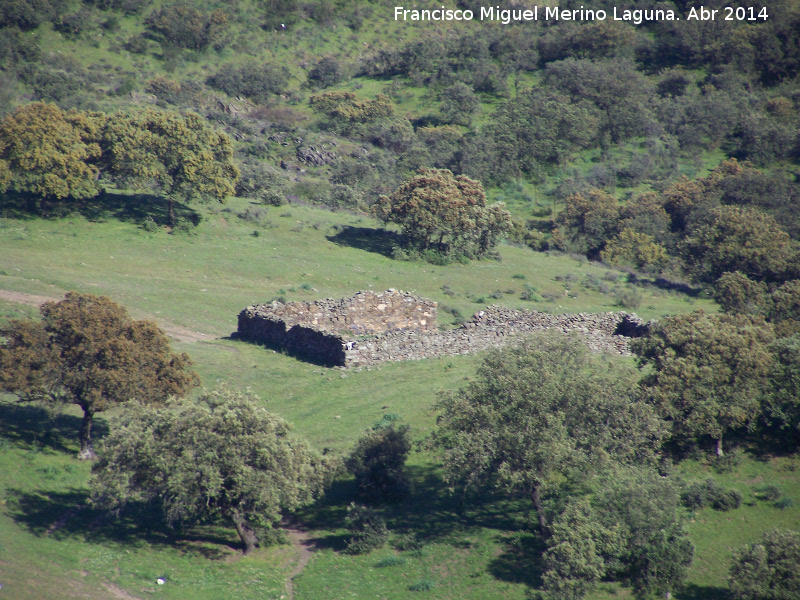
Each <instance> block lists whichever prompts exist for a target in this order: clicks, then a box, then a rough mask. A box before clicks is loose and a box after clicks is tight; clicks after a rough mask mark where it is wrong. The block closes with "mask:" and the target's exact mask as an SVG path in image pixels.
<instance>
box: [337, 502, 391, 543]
mask: <svg viewBox="0 0 800 600" xmlns="http://www.w3.org/2000/svg"><path fill="white" fill-rule="evenodd" d="M345 525H346V527H347V530H348V531H349V532H350V540H349V541H348V542H347V552H348V553H349V554H365V553H367V552H369V551H370V550H374V549H376V548H381V547H383V545H384V544H386V540H387V539H389V530H388V529H387V528H386V521H385V520H384V519H383V517H381V516H380V515H379V514H378V513H377V512H375V511H374V510H372V509H371V508H368V507H366V506H363V505H361V504H356V503H354V502H351V503H350V506H348V507H347V517H346V519H345Z"/></svg>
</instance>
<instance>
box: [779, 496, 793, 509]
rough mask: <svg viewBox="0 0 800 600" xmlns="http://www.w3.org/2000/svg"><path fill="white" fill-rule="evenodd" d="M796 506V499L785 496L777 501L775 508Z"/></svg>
mask: <svg viewBox="0 0 800 600" xmlns="http://www.w3.org/2000/svg"><path fill="white" fill-rule="evenodd" d="M792 506H794V500H792V499H791V498H786V497H783V498H781V499H780V500H778V501H777V502H776V503H775V508H780V509H781V510H783V509H784V508H791V507H792Z"/></svg>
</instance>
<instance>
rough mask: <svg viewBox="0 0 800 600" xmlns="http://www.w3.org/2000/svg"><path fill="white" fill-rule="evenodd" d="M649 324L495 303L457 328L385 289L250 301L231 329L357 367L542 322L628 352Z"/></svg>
mask: <svg viewBox="0 0 800 600" xmlns="http://www.w3.org/2000/svg"><path fill="white" fill-rule="evenodd" d="M647 327H648V325H647V324H645V323H644V322H643V321H642V320H641V319H639V318H638V317H637V316H636V315H632V314H628V313H624V312H617V313H611V312H609V313H597V314H592V313H579V314H564V315H551V314H549V313H545V312H539V311H527V310H526V311H518V310H512V309H509V308H504V307H502V306H494V305H493V306H489V307H487V308H486V309H485V310H481V311H479V312H477V313H475V315H474V316H473V317H472V319H471V320H469V321H467V322H466V323H462V324H461V325H460V326H458V327H456V328H455V329H452V330H448V331H439V330H438V328H437V324H436V302H433V301H431V300H427V299H425V298H420V297H419V296H416V295H414V294H412V293H409V292H402V291H397V290H394V289H390V290H387V291H385V292H382V293H376V292H372V291H363V292H357V293H356V294H355V295H354V296H353V297H352V298H344V299H340V300H333V299H330V298H328V299H325V300H317V301H315V302H289V303H286V304H284V303H281V302H273V303H271V304H261V305H253V306H248V307H247V308H245V309H244V310H243V311H242V312H241V313H239V328H238V333H237V335H238V337H239V338H240V339H245V340H249V341H253V342H256V343H260V344H264V345H265V346H268V347H270V348H274V349H276V350H285V351H288V352H290V353H292V354H296V355H299V356H304V357H307V358H309V359H310V360H313V361H315V362H320V363H322V364H325V365H331V366H341V367H355V366H369V365H375V364H378V363H381V362H387V361H400V360H420V359H424V358H435V357H441V356H454V355H460V354H472V353H474V352H480V351H482V350H488V349H490V348H498V347H500V346H503V345H505V344H508V343H510V342H513V341H514V339H515V338H516V337H517V336H519V335H523V334H526V333H531V332H533V331H541V330H544V329H558V330H560V331H564V332H571V331H576V332H579V333H580V334H582V335H583V336H584V337H585V339H586V342H587V344H588V345H589V347H590V348H592V349H593V350H596V351H608V352H614V353H618V354H628V342H627V340H628V338H630V337H638V336H640V335H642V334H643V333H644V332H645V331H646V330H647Z"/></svg>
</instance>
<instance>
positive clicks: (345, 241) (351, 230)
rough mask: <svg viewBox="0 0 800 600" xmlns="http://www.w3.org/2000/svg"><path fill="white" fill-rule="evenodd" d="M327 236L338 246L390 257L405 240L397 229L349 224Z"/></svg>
mask: <svg viewBox="0 0 800 600" xmlns="http://www.w3.org/2000/svg"><path fill="white" fill-rule="evenodd" d="M326 237H327V239H328V241H330V242H333V243H334V244H336V245H337V246H347V247H350V248H356V249H358V250H364V251H366V252H373V253H375V254H381V255H383V256H387V257H389V258H391V257H392V250H393V249H394V248H395V247H396V246H401V245H402V242H403V237H402V236H401V235H400V234H399V233H397V232H396V231H389V230H388V229H382V228H381V229H375V228H372V227H351V226H349V225H346V226H344V227H341V228H339V231H338V232H337V233H335V234H334V235H329V236H326Z"/></svg>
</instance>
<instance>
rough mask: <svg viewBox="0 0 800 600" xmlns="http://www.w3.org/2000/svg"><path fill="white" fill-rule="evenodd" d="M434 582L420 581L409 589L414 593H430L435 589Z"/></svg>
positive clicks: (428, 580)
mask: <svg viewBox="0 0 800 600" xmlns="http://www.w3.org/2000/svg"><path fill="white" fill-rule="evenodd" d="M434 585H435V584H434V582H433V581H431V580H430V579H425V578H423V579H419V580H417V581H415V582H414V583H412V584H411V585H410V586H408V589H409V590H410V591H412V592H429V591H431V590H432V589H433V586H434Z"/></svg>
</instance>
